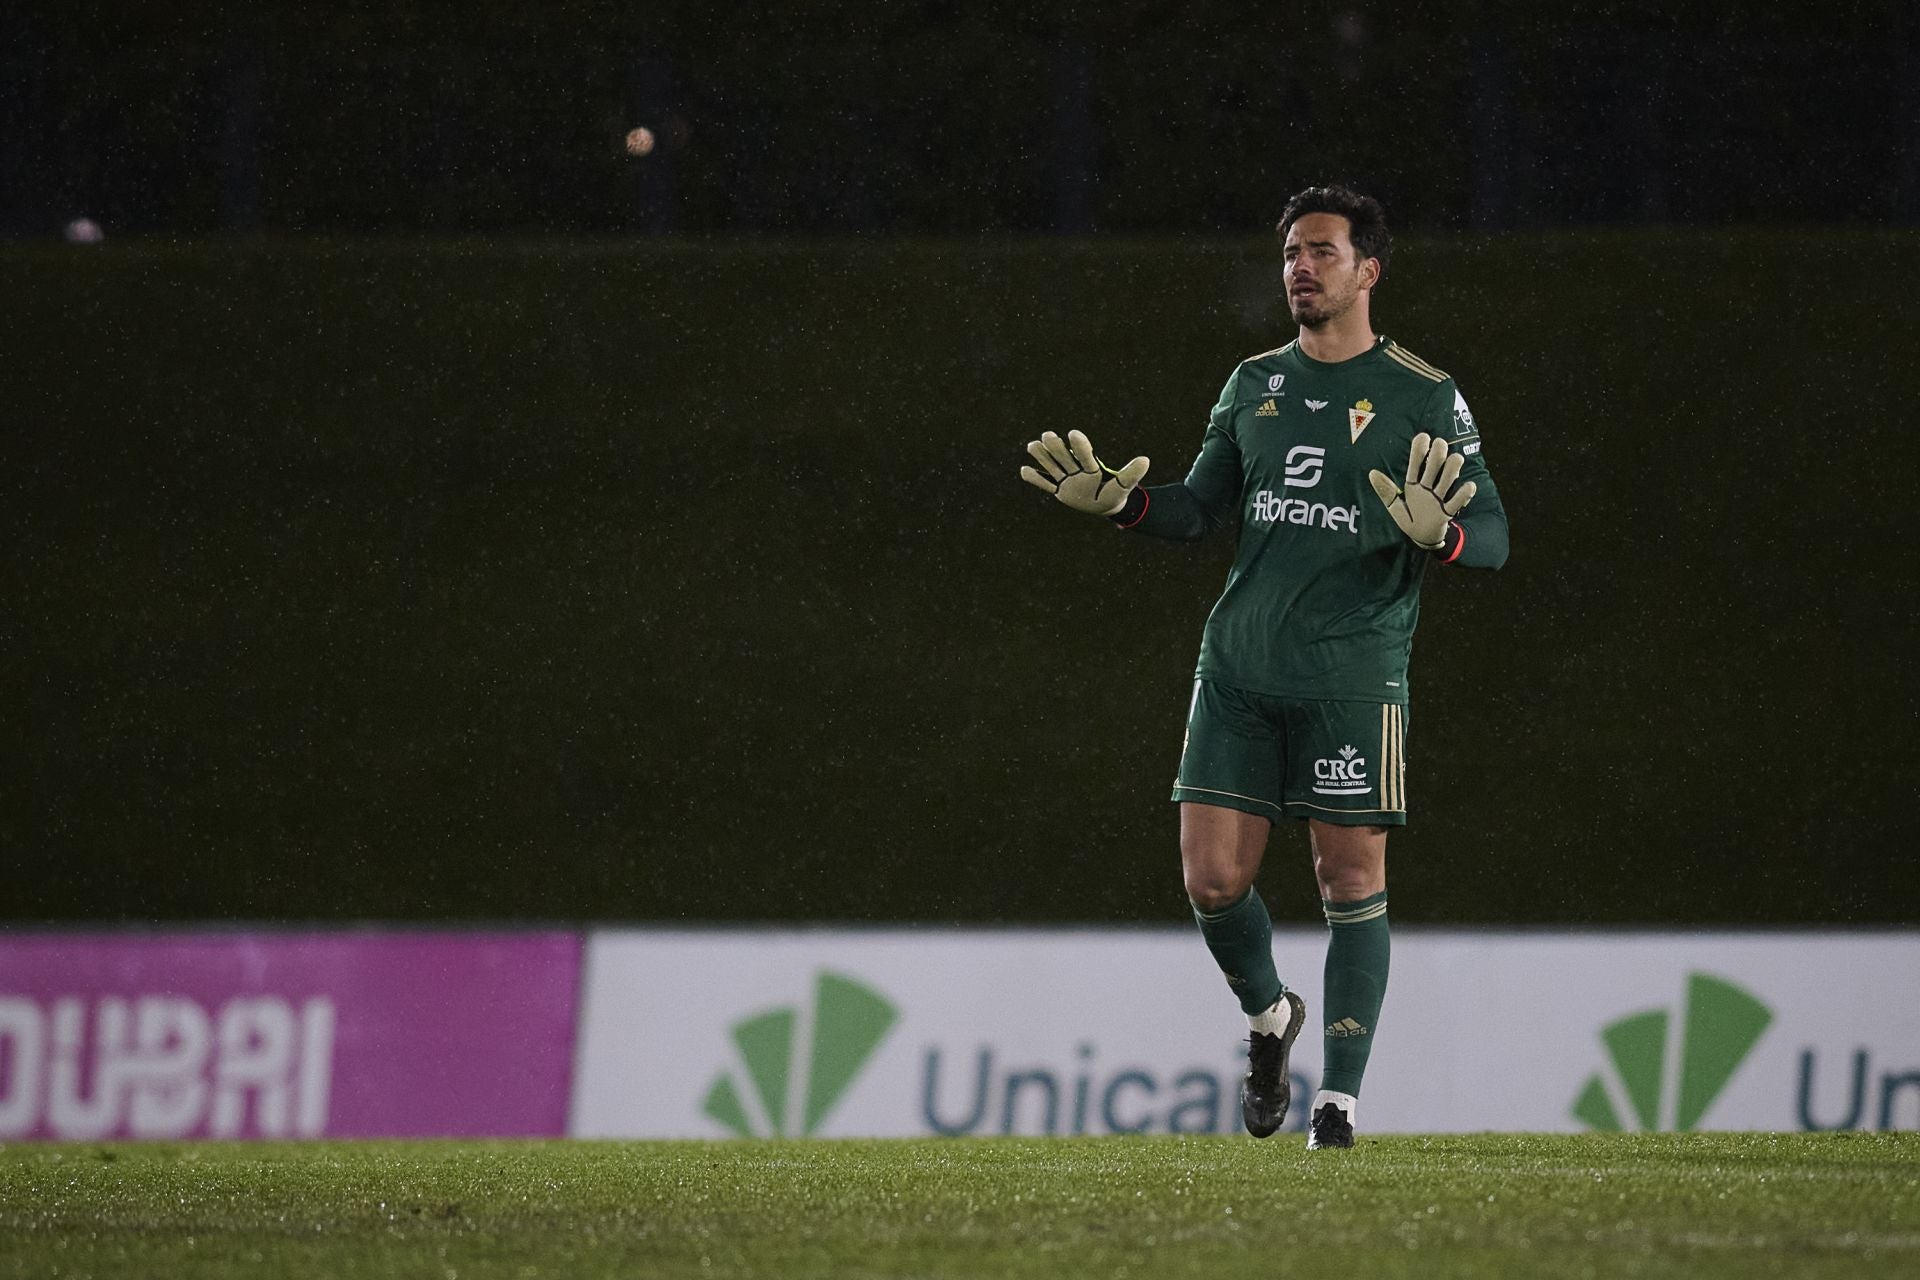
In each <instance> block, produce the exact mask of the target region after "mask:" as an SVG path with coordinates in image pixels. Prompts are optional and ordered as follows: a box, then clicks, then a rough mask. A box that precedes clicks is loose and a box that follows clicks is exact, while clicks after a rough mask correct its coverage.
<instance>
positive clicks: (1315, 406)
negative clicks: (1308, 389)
mask: <svg viewBox="0 0 1920 1280" xmlns="http://www.w3.org/2000/svg"><path fill="white" fill-rule="evenodd" d="M1326 407H1327V402H1326V401H1325V400H1309V401H1307V408H1309V409H1311V410H1313V411H1314V412H1315V413H1318V412H1320V411H1321V410H1322V409H1324V408H1326Z"/></svg>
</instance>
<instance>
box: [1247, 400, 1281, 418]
mask: <svg viewBox="0 0 1920 1280" xmlns="http://www.w3.org/2000/svg"><path fill="white" fill-rule="evenodd" d="M1253 416H1254V417H1256V418H1277V417H1279V416H1280V407H1279V406H1278V405H1276V404H1274V402H1273V401H1271V400H1269V401H1267V402H1266V403H1265V404H1263V405H1261V406H1260V407H1259V408H1258V409H1255V410H1254V411H1253Z"/></svg>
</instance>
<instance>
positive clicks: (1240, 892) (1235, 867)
mask: <svg viewBox="0 0 1920 1280" xmlns="http://www.w3.org/2000/svg"><path fill="white" fill-rule="evenodd" d="M1272 829H1273V823H1272V822H1271V821H1270V820H1268V819H1266V818H1263V817H1260V816H1259V815H1257V814H1252V813H1247V812H1244V811H1243V810H1240V809H1228V808H1224V807H1222V806H1220V805H1212V804H1195V803H1193V802H1191V801H1183V802H1182V803H1181V805H1180V874H1181V877H1182V879H1183V880H1184V881H1185V884H1186V890H1187V900H1188V901H1189V902H1191V903H1192V904H1193V918H1194V919H1195V920H1196V921H1197V922H1198V923H1199V925H1200V936H1201V937H1202V938H1204V939H1205V940H1206V944H1207V950H1208V951H1210V952H1212V953H1213V961H1214V963H1215V964H1217V965H1219V966H1220V972H1221V974H1223V975H1224V976H1225V977H1226V980H1227V986H1228V987H1230V988H1232V990H1233V994H1234V997H1235V998H1236V999H1238V1000H1239V1001H1240V1008H1241V1009H1242V1010H1243V1011H1244V1012H1245V1013H1246V1014H1247V1015H1248V1016H1249V1017H1252V1016H1254V1015H1255V1014H1258V1013H1260V1012H1262V1011H1263V1010H1265V1009H1268V1008H1271V1007H1272V1005H1273V1003H1274V1001H1276V1000H1278V999H1279V998H1280V993H1281V992H1282V991H1283V990H1284V989H1285V988H1284V986H1283V984H1282V983H1281V981H1280V975H1279V974H1278V973H1277V972H1276V971H1275V970H1274V967H1273V922H1272V920H1271V919H1270V918H1269V917H1268V915H1267V907H1266V903H1264V902H1263V901H1261V898H1260V894H1259V892H1258V891H1257V890H1255V889H1254V887H1253V879H1254V877H1255V876H1256V875H1257V874H1259V871H1260V860H1261V858H1262V857H1264V856H1265V853H1266V848H1267V832H1269V831H1270V830H1272Z"/></svg>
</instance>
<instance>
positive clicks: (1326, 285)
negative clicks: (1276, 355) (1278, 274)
mask: <svg viewBox="0 0 1920 1280" xmlns="http://www.w3.org/2000/svg"><path fill="white" fill-rule="evenodd" d="M1352 230H1353V228H1352V224H1351V223H1349V222H1348V221H1347V220H1346V218H1344V217H1342V216H1341V215H1340V214H1337V213H1308V214H1303V215H1302V216H1301V217H1300V218H1298V219H1296V220H1295V222H1294V224H1293V225H1292V226H1290V227H1288V228H1287V242H1286V246H1285V249H1284V253H1285V254H1286V260H1287V270H1286V282H1287V310H1288V311H1290V312H1292V313H1293V318H1294V320H1295V322H1296V323H1298V324H1299V325H1300V326H1301V327H1302V328H1306V329H1318V328H1320V327H1321V326H1323V325H1326V324H1329V323H1331V322H1332V321H1335V320H1338V319H1339V318H1340V317H1341V316H1344V315H1345V314H1347V312H1349V311H1351V310H1352V309H1353V304H1354V303H1355V302H1357V301H1359V299H1360V295H1361V294H1363V293H1365V292H1366V291H1367V290H1368V289H1370V288H1372V287H1373V283H1374V281H1376V280H1378V279H1379V278H1380V270H1379V268H1380V264H1379V263H1378V262H1376V261H1374V260H1373V259H1372V258H1361V257H1358V256H1356V255H1355V253H1354V250H1353V240H1352V239H1351V233H1352Z"/></svg>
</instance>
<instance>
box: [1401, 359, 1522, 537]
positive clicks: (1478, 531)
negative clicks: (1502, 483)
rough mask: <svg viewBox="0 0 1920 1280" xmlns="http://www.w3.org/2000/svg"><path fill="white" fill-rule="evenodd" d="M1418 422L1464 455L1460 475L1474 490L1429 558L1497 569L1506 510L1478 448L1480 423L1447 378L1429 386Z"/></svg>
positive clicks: (1505, 534)
mask: <svg viewBox="0 0 1920 1280" xmlns="http://www.w3.org/2000/svg"><path fill="white" fill-rule="evenodd" d="M1449 393H1450V394H1449ZM1421 426H1422V427H1423V428H1425V429H1426V430H1427V431H1428V432H1429V433H1431V434H1435V435H1438V436H1440V437H1441V438H1442V439H1444V440H1446V442H1447V447H1448V448H1450V449H1452V450H1454V451H1455V452H1458V453H1462V454H1465V455H1466V465H1464V466H1463V467H1461V469H1460V480H1461V482H1462V483H1465V482H1466V481H1468V480H1471V481H1473V483H1474V489H1475V491H1474V495H1473V501H1472V502H1470V503H1468V504H1467V507H1466V510H1464V511H1462V512H1461V513H1460V514H1459V515H1457V516H1455V517H1454V519H1453V528H1451V529H1449V530H1448V531H1447V541H1446V545H1444V546H1443V547H1441V549H1440V550H1439V551H1437V552H1435V553H1434V555H1435V558H1437V559H1438V560H1440V561H1441V562H1442V563H1444V564H1450V565H1454V566H1456V567H1458V568H1463V569H1498V568H1499V567H1500V566H1501V565H1503V564H1505V563H1506V562H1507V509H1506V506H1505V504H1503V503H1502V502H1501V501H1500V490H1499V489H1497V488H1496V487H1494V483H1493V472H1492V471H1491V470H1489V469H1488V467H1487V458H1486V454H1485V453H1484V452H1483V451H1482V449H1481V440H1480V426H1479V424H1478V423H1477V422H1475V421H1474V419H1473V411H1472V410H1471V409H1469V408H1467V401H1466V397H1465V396H1463V395H1461V394H1460V388H1459V387H1457V386H1455V385H1453V380H1452V379H1451V378H1449V379H1448V380H1447V381H1446V382H1445V383H1443V384H1442V385H1441V386H1440V387H1438V388H1436V389H1435V392H1434V396H1433V399H1432V400H1431V401H1430V402H1429V404H1428V407H1427V411H1426V412H1425V413H1424V414H1423V415H1422V417H1421Z"/></svg>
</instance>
